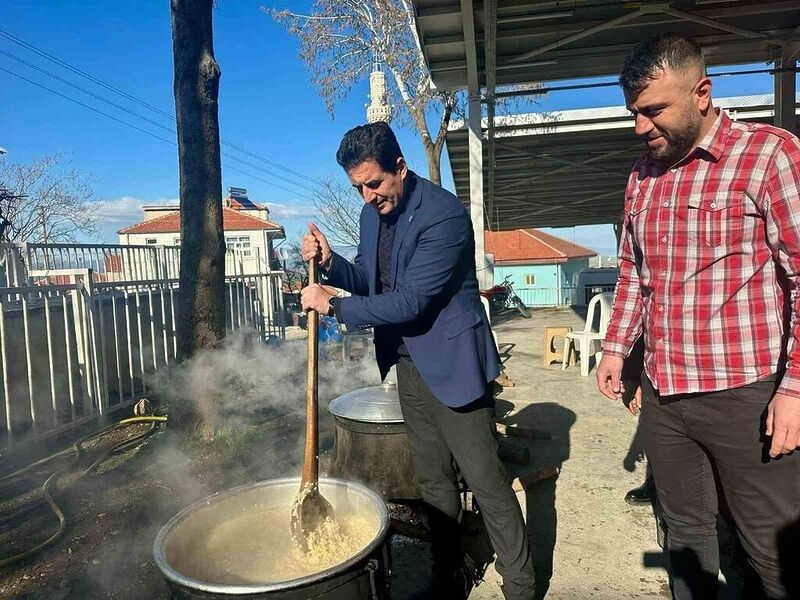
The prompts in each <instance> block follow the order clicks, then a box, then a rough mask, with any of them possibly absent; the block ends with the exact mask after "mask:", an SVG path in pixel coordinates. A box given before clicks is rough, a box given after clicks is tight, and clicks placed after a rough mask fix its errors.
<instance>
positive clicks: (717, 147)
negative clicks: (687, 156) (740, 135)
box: [695, 108, 731, 161]
mask: <svg viewBox="0 0 800 600" xmlns="http://www.w3.org/2000/svg"><path fill="white" fill-rule="evenodd" d="M718 110H719V114H718V115H717V118H716V120H715V121H714V124H713V125H711V129H709V130H708V131H707V132H706V134H705V135H704V136H703V139H702V140H700V143H699V144H697V148H695V152H697V151H698V150H704V151H705V152H707V153H708V154H709V155H710V156H711V157H712V158H713V159H714V160H715V161H717V160H719V159H720V158H722V153H723V151H724V150H725V140H726V139H727V138H728V134H729V133H730V131H731V118H730V117H729V116H728V115H727V114H726V113H725V111H724V110H722V109H721V108H720V109H718Z"/></svg>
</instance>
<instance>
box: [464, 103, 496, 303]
mask: <svg viewBox="0 0 800 600" xmlns="http://www.w3.org/2000/svg"><path fill="white" fill-rule="evenodd" d="M483 212H484V211H483V130H482V128H481V97H480V95H479V94H478V93H475V94H471V95H470V97H469V214H470V218H471V219H472V231H473V232H474V234H475V269H476V270H477V271H476V272H477V276H478V286H479V287H480V288H481V289H488V288H490V287H491V285H490V284H489V282H488V281H487V278H486V273H487V271H486V257H485V254H486V253H485V250H484V239H483V235H484V234H483V230H484V223H483Z"/></svg>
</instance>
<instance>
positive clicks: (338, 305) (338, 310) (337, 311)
mask: <svg viewBox="0 0 800 600" xmlns="http://www.w3.org/2000/svg"><path fill="white" fill-rule="evenodd" d="M333 316H334V317H336V320H337V321H339V323H343V322H344V319H342V299H341V298H338V297H337V298H334V299H333Z"/></svg>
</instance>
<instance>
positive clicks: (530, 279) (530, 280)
mask: <svg viewBox="0 0 800 600" xmlns="http://www.w3.org/2000/svg"><path fill="white" fill-rule="evenodd" d="M525 285H526V286H528V287H533V286H534V285H536V275H525Z"/></svg>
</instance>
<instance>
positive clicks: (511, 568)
mask: <svg viewBox="0 0 800 600" xmlns="http://www.w3.org/2000/svg"><path fill="white" fill-rule="evenodd" d="M397 384H398V389H399V395H400V406H401V408H402V411H403V419H404V420H405V423H406V428H407V430H408V439H409V442H410V444H411V455H412V458H413V461H414V467H415V469H416V473H417V481H418V482H419V486H420V489H421V491H422V497H423V499H424V501H425V503H426V504H428V505H429V507H430V509H431V534H432V537H433V542H432V544H431V554H432V558H433V564H434V570H437V569H439V570H441V571H445V572H446V571H447V570H448V569H452V568H455V567H457V566H459V561H460V560H461V556H460V541H459V535H460V533H459V527H458V518H459V516H460V513H461V500H460V498H459V494H458V487H457V483H456V481H457V480H456V477H457V472H456V469H458V472H460V473H461V475H462V476H463V477H464V480H465V481H466V482H467V485H468V486H469V488H470V490H472V493H473V495H474V497H475V499H476V500H477V501H478V504H479V506H480V508H481V512H482V514H483V519H484V522H485V524H486V529H487V532H488V534H489V539H490V540H491V542H492V547H493V548H494V551H495V554H496V555H497V559H496V563H495V567H496V568H497V572H498V573H499V574H500V575H501V576H502V578H503V594H504V596H505V598H506V599H507V600H532V599H533V598H534V572H533V561H532V559H531V555H530V551H529V548H528V538H527V534H526V532H525V522H524V519H523V517H522V510H521V509H520V506H519V503H518V501H517V498H516V495H515V494H514V491H513V490H512V489H511V485H510V483H509V481H508V476H507V475H506V472H505V468H504V467H503V464H502V463H501V462H500V459H499V458H498V457H497V439H496V437H495V435H496V427H495V421H494V399H493V397H492V395H491V391H490V390H491V388H490V387H489V388H488V389H487V394H486V395H485V396H484V397H483V398H481V399H479V400H476V401H475V402H473V403H471V404H469V405H467V406H465V407H463V408H457V409H453V408H449V407H447V406H445V405H444V404H442V403H441V402H439V401H438V400H437V399H436V398H435V397H434V395H433V394H432V393H431V391H430V389H429V388H428V386H427V385H426V384H425V382H424V381H423V380H422V376H421V375H420V374H419V372H418V371H417V369H416V367H415V366H414V363H413V362H411V361H410V360H409V359H407V358H401V359H400V363H399V364H398V366H397Z"/></svg>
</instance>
